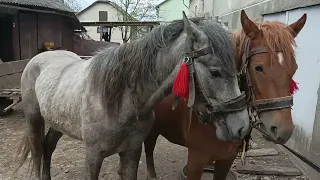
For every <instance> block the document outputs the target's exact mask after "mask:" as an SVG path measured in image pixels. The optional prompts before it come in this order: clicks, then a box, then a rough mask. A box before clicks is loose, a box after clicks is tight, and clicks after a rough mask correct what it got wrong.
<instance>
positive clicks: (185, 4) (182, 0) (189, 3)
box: [182, 0, 190, 9]
mask: <svg viewBox="0 0 320 180" xmlns="http://www.w3.org/2000/svg"><path fill="white" fill-rule="evenodd" d="M182 3H183V5H184V6H185V7H186V8H188V9H189V8H190V7H188V6H187V5H186V4H185V3H184V0H182ZM189 6H190V1H189Z"/></svg>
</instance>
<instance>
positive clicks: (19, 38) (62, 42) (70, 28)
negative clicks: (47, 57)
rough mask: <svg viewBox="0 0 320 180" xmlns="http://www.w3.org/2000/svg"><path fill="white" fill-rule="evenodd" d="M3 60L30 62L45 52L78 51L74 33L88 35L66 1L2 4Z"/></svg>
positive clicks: (21, 0) (0, 45) (0, 50)
mask: <svg viewBox="0 0 320 180" xmlns="http://www.w3.org/2000/svg"><path fill="white" fill-rule="evenodd" d="M0 24H1V26H0V39H1V41H0V59H1V60H2V61H3V62H9V61H15V60H23V59H30V58H32V57H33V56H35V55H36V54H38V53H40V52H42V51H43V49H44V43H45V42H54V48H56V49H66V50H71V51H73V49H74V41H73V38H74V36H73V35H74V31H85V28H84V27H83V26H82V25H81V24H80V22H79V20H78V19H77V17H76V16H75V14H74V12H73V10H72V9H71V8H70V7H68V5H66V4H64V3H63V0H41V1H40V0H0Z"/></svg>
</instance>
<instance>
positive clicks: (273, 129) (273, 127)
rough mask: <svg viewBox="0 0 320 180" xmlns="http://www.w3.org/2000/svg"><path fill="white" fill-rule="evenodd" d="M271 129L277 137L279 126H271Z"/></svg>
mask: <svg viewBox="0 0 320 180" xmlns="http://www.w3.org/2000/svg"><path fill="white" fill-rule="evenodd" d="M270 131H271V133H272V134H273V135H274V136H275V137H277V131H278V128H277V127H275V126H271V128H270Z"/></svg>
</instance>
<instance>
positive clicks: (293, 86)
mask: <svg viewBox="0 0 320 180" xmlns="http://www.w3.org/2000/svg"><path fill="white" fill-rule="evenodd" d="M297 90H299V88H298V85H297V83H296V82H295V81H294V80H293V79H292V80H291V83H290V94H294V93H295V92H296V91H297Z"/></svg>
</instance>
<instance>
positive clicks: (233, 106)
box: [184, 47, 246, 124]
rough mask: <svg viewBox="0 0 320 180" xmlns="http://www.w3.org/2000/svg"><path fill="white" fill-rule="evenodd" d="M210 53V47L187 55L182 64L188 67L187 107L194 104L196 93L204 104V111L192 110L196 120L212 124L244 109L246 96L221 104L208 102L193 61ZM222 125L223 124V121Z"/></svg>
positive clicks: (243, 94) (242, 95) (242, 94)
mask: <svg viewBox="0 0 320 180" xmlns="http://www.w3.org/2000/svg"><path fill="white" fill-rule="evenodd" d="M210 53H212V50H211V48H210V47H207V48H204V49H201V50H199V51H193V52H191V53H187V56H186V57H185V59H184V62H185V63H187V65H188V68H189V76H190V79H189V81H190V82H189V89H190V90H189V100H188V107H191V106H192V105H193V104H194V100H195V93H196V91H197V94H199V95H200V97H201V99H202V100H203V102H205V109H206V111H205V112H199V111H197V110H196V109H193V110H194V111H195V112H196V114H197V115H198V119H199V120H200V121H201V122H203V123H210V124H213V123H214V122H216V120H217V119H219V118H220V119H221V118H223V117H225V116H226V114H228V113H232V112H237V111H241V110H244V109H245V108H246V94H245V93H241V95H239V96H238V97H236V98H234V99H230V100H228V101H224V102H221V103H212V101H210V98H209V96H208V95H207V92H206V91H205V90H204V86H203V84H202V83H201V81H200V80H199V77H198V76H197V73H196V71H195V67H194V59H197V58H199V57H201V56H205V55H207V54H210ZM195 87H199V88H195ZM222 123H223V124H224V123H225V122H224V121H223V122H222Z"/></svg>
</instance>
